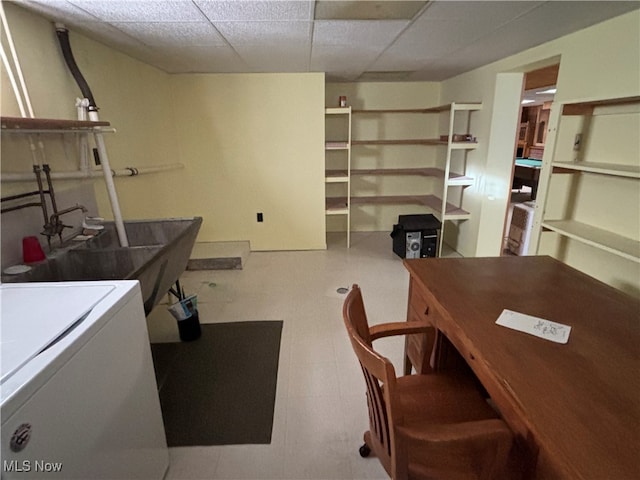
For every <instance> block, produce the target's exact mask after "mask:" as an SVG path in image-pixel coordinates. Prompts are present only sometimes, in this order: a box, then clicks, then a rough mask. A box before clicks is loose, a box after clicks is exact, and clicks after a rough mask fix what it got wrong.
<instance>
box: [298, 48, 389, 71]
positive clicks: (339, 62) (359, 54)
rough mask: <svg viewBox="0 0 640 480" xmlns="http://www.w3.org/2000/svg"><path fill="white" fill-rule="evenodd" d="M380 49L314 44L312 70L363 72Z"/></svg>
mask: <svg viewBox="0 0 640 480" xmlns="http://www.w3.org/2000/svg"><path fill="white" fill-rule="evenodd" d="M378 54H379V49H373V50H368V49H367V47H366V46H362V47H361V48H359V49H358V51H354V50H350V49H345V48H344V47H341V46H327V45H314V46H313V48H312V50H311V65H310V67H311V70H312V71H314V72H318V71H320V72H333V73H335V72H339V71H341V70H344V71H348V72H360V73H361V72H363V71H364V70H366V68H367V66H368V65H369V64H370V63H371V62H372V61H373V60H374V59H375V58H376V57H377V56H378Z"/></svg>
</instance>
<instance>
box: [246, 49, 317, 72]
mask: <svg viewBox="0 0 640 480" xmlns="http://www.w3.org/2000/svg"><path fill="white" fill-rule="evenodd" d="M235 50H236V52H238V55H240V57H241V58H242V59H243V60H244V62H245V63H246V64H247V65H248V66H249V67H250V68H251V71H253V72H272V71H277V72H308V71H309V51H310V45H308V44H307V45H300V44H292V45H278V44H272V45H269V44H263V45H239V46H237V47H235Z"/></svg>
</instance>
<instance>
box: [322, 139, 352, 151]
mask: <svg viewBox="0 0 640 480" xmlns="http://www.w3.org/2000/svg"><path fill="white" fill-rule="evenodd" d="M324 149H325V150H348V149H349V142H347V141H346V140H332V141H329V142H325V143H324Z"/></svg>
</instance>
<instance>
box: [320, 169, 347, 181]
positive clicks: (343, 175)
mask: <svg viewBox="0 0 640 480" xmlns="http://www.w3.org/2000/svg"><path fill="white" fill-rule="evenodd" d="M324 181H325V182H326V183H348V182H349V174H348V173H347V171H346V170H327V171H326V172H325V173H324Z"/></svg>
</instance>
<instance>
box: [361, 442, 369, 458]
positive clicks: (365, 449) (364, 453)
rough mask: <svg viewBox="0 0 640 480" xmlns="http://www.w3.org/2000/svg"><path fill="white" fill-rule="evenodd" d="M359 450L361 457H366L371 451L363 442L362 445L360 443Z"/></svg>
mask: <svg viewBox="0 0 640 480" xmlns="http://www.w3.org/2000/svg"><path fill="white" fill-rule="evenodd" d="M359 452H360V456H361V457H362V458H366V457H368V456H369V454H370V453H371V449H370V448H369V446H368V445H367V444H366V443H365V444H364V445H362V446H361V447H360V450H359Z"/></svg>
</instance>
